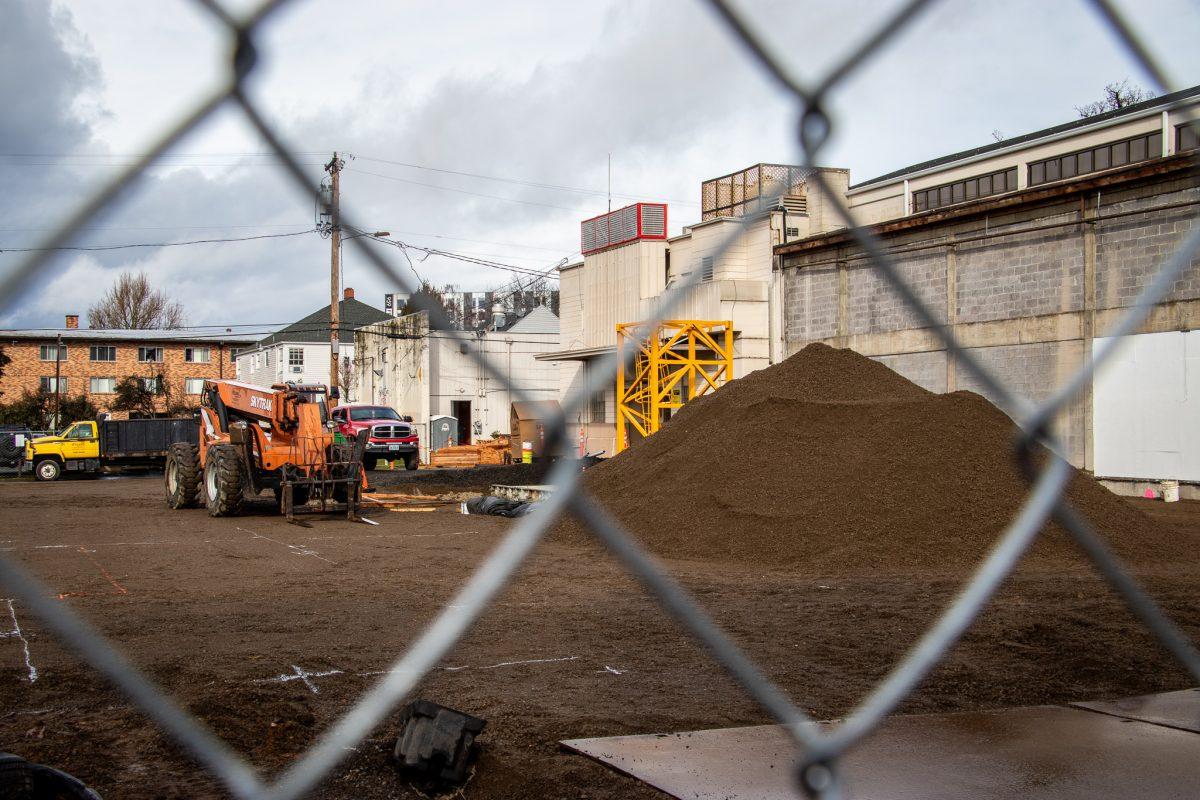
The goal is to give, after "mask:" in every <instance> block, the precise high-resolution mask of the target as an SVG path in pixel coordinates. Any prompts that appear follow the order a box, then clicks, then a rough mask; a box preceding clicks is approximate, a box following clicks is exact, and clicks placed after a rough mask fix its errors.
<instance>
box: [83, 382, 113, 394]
mask: <svg viewBox="0 0 1200 800" xmlns="http://www.w3.org/2000/svg"><path fill="white" fill-rule="evenodd" d="M88 389H89V391H91V393H92V394H114V393H116V391H117V379H116V378H92V379H91V380H90V381H89V385H88Z"/></svg>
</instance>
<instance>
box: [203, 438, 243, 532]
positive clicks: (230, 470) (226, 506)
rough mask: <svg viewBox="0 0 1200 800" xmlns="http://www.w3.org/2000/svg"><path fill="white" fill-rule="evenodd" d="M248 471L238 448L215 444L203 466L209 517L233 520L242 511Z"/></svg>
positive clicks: (205, 499)
mask: <svg viewBox="0 0 1200 800" xmlns="http://www.w3.org/2000/svg"><path fill="white" fill-rule="evenodd" d="M245 486H246V474H245V469H244V468H243V466H242V459H241V457H240V456H239V455H238V451H237V448H236V447H234V446H233V445H228V444H214V445H213V446H212V447H210V448H208V458H206V459H205V462H204V503H205V505H206V506H207V507H208V513H209V516H213V517H232V516H235V515H237V514H238V513H239V512H241V510H242V502H243V500H244V495H243V494H242V490H243V489H244V488H245Z"/></svg>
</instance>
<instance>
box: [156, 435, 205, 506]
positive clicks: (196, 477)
mask: <svg viewBox="0 0 1200 800" xmlns="http://www.w3.org/2000/svg"><path fill="white" fill-rule="evenodd" d="M163 483H164V484H165V486H166V492H167V508H172V509H177V508H196V507H197V506H199V505H200V502H201V497H202V496H201V494H200V448H198V447H196V445H194V444H188V443H187V442H175V444H173V445H171V446H170V448H168V449H167V463H166V466H165V467H164V469H163Z"/></svg>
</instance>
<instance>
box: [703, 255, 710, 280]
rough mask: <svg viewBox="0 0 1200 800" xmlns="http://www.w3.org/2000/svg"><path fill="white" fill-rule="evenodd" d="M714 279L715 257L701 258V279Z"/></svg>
mask: <svg viewBox="0 0 1200 800" xmlns="http://www.w3.org/2000/svg"><path fill="white" fill-rule="evenodd" d="M712 279H713V257H712V256H705V257H704V258H702V259H700V280H702V281H711V280H712Z"/></svg>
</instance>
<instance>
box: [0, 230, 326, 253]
mask: <svg viewBox="0 0 1200 800" xmlns="http://www.w3.org/2000/svg"><path fill="white" fill-rule="evenodd" d="M316 230H317V229H316V228H309V229H307V230H303V231H294V232H292V233H263V234H259V235H258V236H239V237H234V238H229V239H192V240H191V241H187V242H144V243H138V244H105V245H89V246H65V247H0V253H32V252H41V251H46V250H78V251H91V250H128V249H130V248H135V247H183V246H185V245H192V244H224V243H227V242H251V241H255V240H257V239H285V238H287V237H289V236H304V235H305V234H309V233H316Z"/></svg>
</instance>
